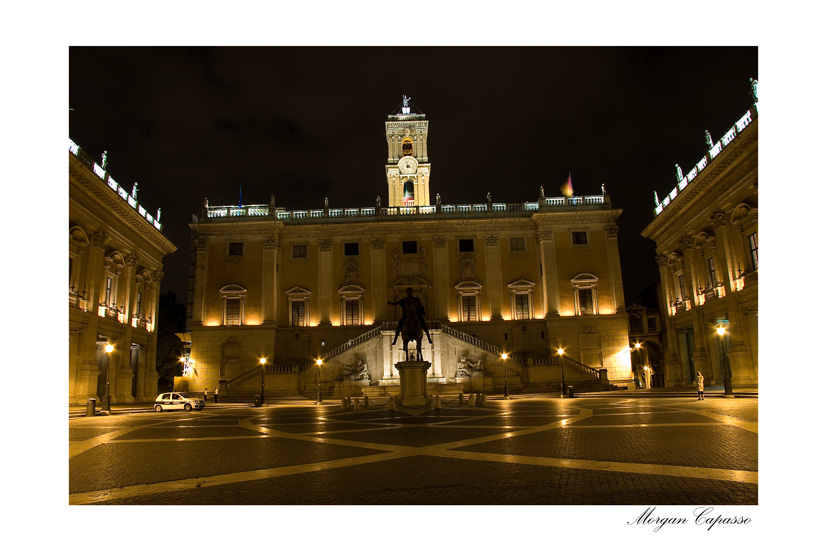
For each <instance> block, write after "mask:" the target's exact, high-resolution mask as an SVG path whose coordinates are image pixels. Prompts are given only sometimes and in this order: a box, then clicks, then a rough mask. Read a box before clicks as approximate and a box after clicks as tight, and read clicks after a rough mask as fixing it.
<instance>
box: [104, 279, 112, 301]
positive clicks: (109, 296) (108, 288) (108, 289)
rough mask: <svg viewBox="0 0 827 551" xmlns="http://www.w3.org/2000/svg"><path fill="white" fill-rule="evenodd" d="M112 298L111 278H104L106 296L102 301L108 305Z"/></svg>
mask: <svg viewBox="0 0 827 551" xmlns="http://www.w3.org/2000/svg"><path fill="white" fill-rule="evenodd" d="M111 299H112V278H111V277H107V278H106V298H105V299H104V301H103V304H104V306H109V303H110V301H111Z"/></svg>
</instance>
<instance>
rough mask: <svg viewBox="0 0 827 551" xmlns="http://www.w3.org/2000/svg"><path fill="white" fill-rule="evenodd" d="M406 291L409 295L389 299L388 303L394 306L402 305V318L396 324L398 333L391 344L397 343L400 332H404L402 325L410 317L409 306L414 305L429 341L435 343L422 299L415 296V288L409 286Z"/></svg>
mask: <svg viewBox="0 0 827 551" xmlns="http://www.w3.org/2000/svg"><path fill="white" fill-rule="evenodd" d="M405 292H406V293H408V296H406V297H402V298H401V299H399V300H398V301H396V302H390V301H388V304H391V305H393V306H396V305H399V306H401V307H402V318H401V319H400V320H399V323H398V324H396V334H395V335H394V336H393V342H392V343H391V345H394V344H396V339H398V338H399V333H401V332H402V327H403V325H404V324H405V320H407V319H408V314H407V313H408V308H409V307H411V306H412V307H413V308H414V309H415V311H416V315H417V317H418V318H419V325H420V326H421V327H422V329H423V331H425V336H426V337H428V342H429V343H433V341H432V340H431V334H430V333H428V324H427V323H425V307H424V306H423V305H422V301H421V300H419V299H418V298H416V297H415V296H413V289H412V288H410V287H408V288H407V289H405Z"/></svg>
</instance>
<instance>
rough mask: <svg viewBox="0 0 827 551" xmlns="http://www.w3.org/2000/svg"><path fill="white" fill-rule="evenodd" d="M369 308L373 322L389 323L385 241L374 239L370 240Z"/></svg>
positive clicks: (381, 238) (380, 238)
mask: <svg viewBox="0 0 827 551" xmlns="http://www.w3.org/2000/svg"><path fill="white" fill-rule="evenodd" d="M370 290H371V293H370V297H371V302H370V308H371V309H372V310H373V321H374V322H377V321H380V322H381V321H389V320H388V317H387V311H388V309H387V303H388V284H387V269H386V267H385V239H384V238H383V237H374V238H372V239H371V240H370Z"/></svg>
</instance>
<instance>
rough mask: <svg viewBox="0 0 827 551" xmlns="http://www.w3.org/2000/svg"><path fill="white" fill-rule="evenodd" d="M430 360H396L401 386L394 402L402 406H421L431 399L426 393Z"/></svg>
mask: <svg viewBox="0 0 827 551" xmlns="http://www.w3.org/2000/svg"><path fill="white" fill-rule="evenodd" d="M430 367H431V363H430V362H410V361H408V362H398V363H397V364H396V369H397V370H399V381H400V383H401V388H400V391H399V396H398V398H397V400H396V403H397V404H399V405H400V406H403V407H413V408H416V407H422V406H424V405H426V404H428V403H429V402H430V401H431V397H430V396H428V393H427V388H428V387H427V375H428V369H429V368H430Z"/></svg>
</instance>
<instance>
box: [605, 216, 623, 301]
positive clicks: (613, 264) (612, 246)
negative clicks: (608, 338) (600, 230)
mask: <svg viewBox="0 0 827 551" xmlns="http://www.w3.org/2000/svg"><path fill="white" fill-rule="evenodd" d="M618 231H619V228H618V227H617V225H612V226H609V227H607V228H606V253H607V256H608V263H609V274H611V275H610V277H611V280H612V281H611V284H612V307H613V308H614V311H615V313H617V312H623V311H625V309H626V300H625V298H624V297H623V279H622V277H621V274H620V251H619V249H618V247H617V234H618Z"/></svg>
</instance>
